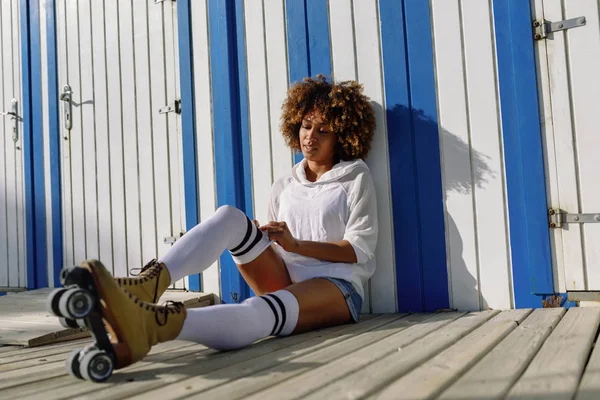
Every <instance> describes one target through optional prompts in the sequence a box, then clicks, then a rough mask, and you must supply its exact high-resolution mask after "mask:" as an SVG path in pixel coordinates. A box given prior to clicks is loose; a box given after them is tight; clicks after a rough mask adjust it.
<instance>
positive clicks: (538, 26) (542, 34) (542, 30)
mask: <svg viewBox="0 0 600 400" xmlns="http://www.w3.org/2000/svg"><path fill="white" fill-rule="evenodd" d="M585 23H586V20H585V17H577V18H571V19H565V20H563V21H556V22H550V21H546V20H545V19H542V20H536V21H533V38H534V39H535V40H542V39H545V38H546V37H547V36H548V34H549V33H551V32H557V31H564V30H565V29H571V28H578V27H580V26H584V25H585Z"/></svg>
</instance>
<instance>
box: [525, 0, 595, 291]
mask: <svg viewBox="0 0 600 400" xmlns="http://www.w3.org/2000/svg"><path fill="white" fill-rule="evenodd" d="M534 8H535V15H534V18H535V19H536V20H541V19H542V18H543V19H545V20H546V21H548V22H560V21H565V20H572V21H568V22H567V21H565V22H563V27H564V26H568V25H570V23H573V24H575V25H580V24H581V23H582V22H585V25H583V26H578V27H572V28H570V29H567V30H560V31H556V32H552V33H549V34H548V36H547V38H546V39H543V40H538V41H536V53H537V58H538V68H539V70H538V71H539V73H538V80H539V82H538V83H539V88H540V100H541V108H542V115H543V117H542V128H543V130H542V131H543V134H544V144H545V159H546V181H547V188H548V189H547V193H548V203H549V204H548V208H549V209H550V208H552V209H561V210H562V211H564V212H566V213H571V214H592V215H591V216H579V221H583V220H586V219H589V218H590V217H591V221H590V222H585V223H574V222H573V223H567V224H564V225H563V226H562V228H554V229H552V228H551V238H552V248H553V258H554V259H553V264H554V268H555V271H554V272H555V273H554V276H555V289H556V290H558V291H560V292H565V291H582V290H583V291H585V290H589V291H598V290H600V246H599V244H600V221H595V219H594V215H593V214H594V213H596V214H599V215H600V179H599V178H598V173H599V171H600V161H598V159H599V158H598V154H599V152H600V124H599V122H598V121H599V119H598V118H599V117H600V26H599V21H598V12H599V3H598V0H576V1H572V0H535V7H534ZM583 18H584V19H585V20H582V19H583ZM556 27H557V28H560V27H559V26H558V24H556ZM550 222H552V221H550Z"/></svg>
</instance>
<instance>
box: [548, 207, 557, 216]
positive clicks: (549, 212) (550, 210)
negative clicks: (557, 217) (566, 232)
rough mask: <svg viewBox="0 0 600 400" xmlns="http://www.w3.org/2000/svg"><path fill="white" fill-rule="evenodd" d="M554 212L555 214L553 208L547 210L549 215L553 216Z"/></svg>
mask: <svg viewBox="0 0 600 400" xmlns="http://www.w3.org/2000/svg"><path fill="white" fill-rule="evenodd" d="M555 212H556V211H554V209H553V208H551V209H549V210H548V214H550V215H554V213H555Z"/></svg>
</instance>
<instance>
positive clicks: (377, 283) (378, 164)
mask: <svg viewBox="0 0 600 400" xmlns="http://www.w3.org/2000/svg"><path fill="white" fill-rule="evenodd" d="M353 5H354V23H355V25H356V28H355V29H356V30H358V31H360V35H357V36H356V60H357V70H358V77H357V78H358V81H359V82H360V83H362V84H363V85H364V94H365V95H366V96H368V97H369V98H370V99H371V104H374V111H375V119H376V123H377V128H376V130H375V136H374V138H373V142H372V143H371V151H370V154H371V157H367V159H366V160H365V162H366V163H367V164H368V165H369V168H370V170H371V172H372V175H373V177H376V178H374V179H373V181H374V182H373V183H374V185H375V190H376V191H377V210H378V211H377V214H378V218H377V219H378V225H379V236H378V238H379V239H378V241H377V249H376V251H375V257H376V259H377V269H376V270H375V274H374V275H373V276H372V277H371V280H370V285H369V286H370V288H371V293H370V295H368V296H369V297H370V309H371V310H372V311H373V312H378V313H379V312H395V311H396V309H397V302H396V284H395V283H394V282H395V269H394V268H395V267H394V266H395V262H394V245H393V243H392V238H393V229H392V225H391V224H392V215H391V210H392V206H391V204H390V199H391V193H390V166H389V154H390V153H389V150H388V140H387V130H386V118H385V114H384V110H383V108H382V106H381V105H382V104H384V95H383V79H382V78H383V75H382V74H383V72H382V68H383V67H382V65H381V53H380V48H381V44H380V41H379V14H378V5H377V2H373V1H368V2H367V1H355V2H354V3H353ZM375 154H376V155H377V156H376V157H374V156H373V155H375ZM367 293H368V292H367V291H365V294H366V295H367ZM365 297H367V296H365Z"/></svg>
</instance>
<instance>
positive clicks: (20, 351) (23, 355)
mask: <svg viewBox="0 0 600 400" xmlns="http://www.w3.org/2000/svg"><path fill="white" fill-rule="evenodd" d="M91 342H92V339H90V338H85V339H77V340H73V341H70V342H66V343H57V344H49V345H46V346H43V347H29V348H25V347H21V346H5V347H0V365H2V364H8V363H12V362H16V361H23V360H29V359H30V358H43V357H44V356H49V355H54V354H60V353H68V352H70V351H71V350H72V349H75V348H79V347H84V346H85V345H87V344H88V343H91ZM2 349H6V350H5V351H2Z"/></svg>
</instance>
